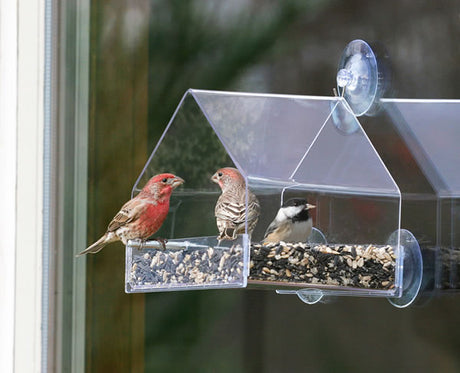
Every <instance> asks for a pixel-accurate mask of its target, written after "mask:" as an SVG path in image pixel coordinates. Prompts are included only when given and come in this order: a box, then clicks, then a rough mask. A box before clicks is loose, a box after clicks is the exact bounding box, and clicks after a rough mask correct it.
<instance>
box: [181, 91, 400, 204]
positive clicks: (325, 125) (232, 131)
mask: <svg viewBox="0 0 460 373" xmlns="http://www.w3.org/2000/svg"><path fill="white" fill-rule="evenodd" d="M189 92H190V93H191V94H192V95H193V97H194V98H195V100H196V102H197V103H198V105H199V106H200V108H201V110H202V111H203V113H204V115H205V116H206V118H207V120H208V122H209V123H210V124H211V126H212V127H213V129H214V131H215V133H216V134H217V136H218V138H219V139H220V141H221V142H222V144H223V146H224V147H225V149H226V150H227V152H228V154H229V155H230V157H231V158H232V160H233V161H234V163H235V164H236V165H237V166H238V167H239V168H240V171H241V172H242V173H243V174H245V175H246V176H247V177H249V178H253V179H261V180H264V179H265V180H270V181H274V180H279V181H282V182H283V183H286V182H291V183H294V184H295V183H300V184H302V185H311V186H312V187H313V188H315V189H317V190H321V189H323V190H333V191H334V193H340V192H343V193H351V194H353V193H359V194H370V195H371V194H379V195H392V196H395V195H399V194H400V193H399V189H398V187H397V185H396V184H395V182H394V180H393V178H392V176H391V175H390V173H389V172H388V170H387V169H386V167H385V165H384V164H383V162H382V160H381V159H380V157H379V155H378V154H377V152H376V150H375V149H374V147H373V145H372V143H371V142H370V141H369V139H368V137H367V136H366V134H365V132H364V130H363V129H362V127H361V126H360V124H359V122H358V120H357V119H356V117H355V116H354V115H353V114H350V111H349V109H348V107H347V105H346V102H345V100H343V99H342V98H339V97H330V98H329V97H313V96H289V95H266V94H247V93H238V92H231V93H230V92H216V91H201V90H190V91H189ZM343 121H345V122H346V123H345V125H346V126H345V127H346V128H345V130H344V129H343V128H341V127H344V123H341V122H343ZM350 128H351V129H352V130H350ZM293 134H294V135H293Z"/></svg>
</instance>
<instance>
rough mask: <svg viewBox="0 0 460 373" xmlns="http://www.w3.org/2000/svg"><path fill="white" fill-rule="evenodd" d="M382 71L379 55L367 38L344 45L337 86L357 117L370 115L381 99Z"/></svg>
mask: <svg viewBox="0 0 460 373" xmlns="http://www.w3.org/2000/svg"><path fill="white" fill-rule="evenodd" d="M380 80H381V72H380V71H379V66H378V64H377V57H376V54H375V53H374V51H373V50H372V48H371V47H370V46H369V44H367V43H366V42H365V41H364V40H353V41H352V42H350V43H349V44H348V45H347V47H346V48H345V50H344V52H343V54H342V58H341V60H340V63H339V71H338V73H337V88H338V92H339V95H340V96H343V97H344V99H345V100H346V101H347V103H348V105H349V106H350V108H351V110H352V111H353V113H354V115H356V116H357V117H359V116H361V115H364V114H367V115H370V114H372V113H371V110H370V109H371V108H372V106H373V105H374V104H375V103H376V101H378V100H379V99H380V97H381V96H380V94H381V89H380V86H381V84H380Z"/></svg>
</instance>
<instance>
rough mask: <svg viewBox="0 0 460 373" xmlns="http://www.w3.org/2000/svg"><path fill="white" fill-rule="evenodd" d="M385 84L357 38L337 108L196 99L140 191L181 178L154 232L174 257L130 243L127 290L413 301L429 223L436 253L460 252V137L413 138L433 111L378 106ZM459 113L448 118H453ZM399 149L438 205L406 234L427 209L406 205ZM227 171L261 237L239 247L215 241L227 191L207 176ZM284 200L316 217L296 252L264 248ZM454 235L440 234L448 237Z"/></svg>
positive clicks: (187, 103) (172, 128)
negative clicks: (250, 291)
mask: <svg viewBox="0 0 460 373" xmlns="http://www.w3.org/2000/svg"><path fill="white" fill-rule="evenodd" d="M382 74H383V73H382V68H381V65H380V64H379V61H378V59H377V57H376V55H375V54H374V52H373V50H372V49H371V48H370V47H369V45H368V44H367V43H365V42H363V41H360V40H358V41H354V42H352V43H350V44H349V45H348V46H347V48H346V49H345V52H344V55H343V57H342V60H341V61H340V65H339V72H338V76H337V82H338V95H337V96H335V97H316V96H297V95H277V94H255V93H241V92H220V91H207V90H195V89H190V90H188V91H187V92H186V93H185V94H184V96H183V97H182V99H181V101H180V103H179V105H178V107H177V109H176V111H175V112H174V114H173V116H172V119H171V121H170V122H169V124H168V126H167V127H166V130H165V131H164V133H163V135H162V136H161V138H160V140H159V142H158V144H157V145H156V147H155V149H154V151H153V153H152V155H151V156H150V158H149V160H148V162H147V163H146V165H145V167H144V169H143V171H142V173H141V174H140V176H139V178H138V180H137V181H136V183H135V185H134V187H133V195H135V194H136V193H138V192H139V190H140V189H141V188H142V186H143V185H144V183H145V182H146V181H147V180H148V179H149V178H150V177H151V176H153V175H155V174H157V173H161V172H172V173H174V174H176V175H179V176H180V177H182V178H183V179H184V180H185V184H184V185H183V186H182V187H180V188H178V189H177V190H175V191H174V193H173V195H172V197H171V202H170V212H169V215H168V217H167V219H166V221H165V223H164V224H163V226H162V228H161V229H160V231H158V232H157V233H156V236H160V237H164V238H166V239H167V240H168V242H167V243H166V249H164V248H162V247H161V245H160V244H159V243H158V242H156V241H154V240H152V241H148V242H146V243H145V244H143V245H142V247H141V246H140V244H139V243H138V242H135V241H130V242H129V243H128V245H127V249H126V291H127V292H129V293H131V292H154V291H172V290H192V289H212V288H244V287H247V286H248V285H249V286H251V287H258V288H263V289H276V290H277V292H278V293H281V294H296V295H298V296H299V297H300V298H301V299H302V300H303V301H304V302H306V303H316V302H317V301H319V300H321V299H322V298H323V297H324V296H342V295H343V296H369V297H385V298H388V299H390V302H391V303H392V304H394V305H395V306H397V307H404V306H407V305H409V304H411V303H412V302H413V301H414V299H415V297H416V296H417V294H418V292H419V289H420V287H421V286H422V274H423V265H422V254H421V250H420V245H419V242H418V240H417V239H416V238H415V237H414V235H413V234H412V228H414V229H416V230H419V231H421V230H423V229H424V227H425V224H428V225H430V224H434V225H435V226H436V228H435V230H436V232H438V233H439V235H437V236H436V237H437V238H436V239H435V242H434V246H435V247H439V246H440V245H451V246H452V245H456V247H458V245H459V237H460V234H459V227H458V221H459V219H458V214H459V203H458V198H456V197H457V196H458V191H459V190H460V189H459V188H458V185H457V184H460V179H459V178H458V177H457V176H452V175H451V174H452V172H451V171H452V170H450V168H449V167H451V166H450V165H449V162H450V161H452V159H450V158H449V157H458V151H457V153H455V151H454V153H455V154H454V153H451V154H450V153H449V155H445V153H443V151H444V149H445V148H446V147H448V148H449V149H455V148H457V149H458V147H455V146H453V144H452V143H451V142H452V141H454V142H455V140H454V139H453V137H454V136H456V139H457V142H458V139H459V132H458V131H459V129H458V128H459V127H458V126H457V127H456V128H451V127H449V125H447V124H445V125H444V124H443V128H444V126H448V127H449V130H446V131H447V132H446V134H445V136H443V137H442V139H441V138H440V139H439V140H436V142H435V143H434V144H433V143H430V141H429V140H430V137H432V135H433V133H434V131H435V130H434V127H433V125H432V124H430V122H429V121H428V120H426V121H425V123H426V125H427V127H426V128H425V127H423V126H420V127H418V124H419V122H420V119H421V118H420V117H418V116H417V115H418V114H417V112H419V111H418V108H419V107H424V108H426V107H433V106H432V105H431V102H420V103H419V104H420V106H417V105H416V104H415V102H409V103H408V104H407V105H406V103H405V102H402V101H395V100H393V101H392V100H382V99H381V96H382V95H383V93H384V92H385V89H384V88H385V84H384V83H385V82H386V80H385V79H384V77H383V75H382ZM417 104H418V103H417ZM454 107H455V109H453V108H454ZM459 107H460V106H459V105H458V103H457V105H453V106H451V107H450V110H451V111H449V112H450V113H453V114H455V113H456V117H458V114H460V113H458V108H459ZM427 110H428V109H427ZM437 110H439V107H438V108H437V109H436V110H434V112H436V111H437ZM442 110H444V109H442ZM455 110H457V112H455ZM379 111H380V114H379V115H376V116H373V117H364V116H363V115H364V114H366V113H367V114H369V113H371V114H373V115H375V114H377V113H378V112H379ZM432 114H434V113H432ZM453 114H452V115H453ZM401 117H402V118H404V121H402V120H401ZM382 118H383V119H382ZM385 118H386V119H385ZM422 119H423V118H422ZM385 120H386V122H385ZM439 122H441V121H439ZM395 123H396V124H395ZM427 128H429V129H427ZM438 128H439V127H438ZM419 130H420V131H419ZM424 131H425V132H424ZM436 131H437V130H436ZM449 131H450V132H449ZM439 132H441V131H439ZM436 133H438V132H436ZM382 139H386V143H385V144H386V145H385V144H383V145H382V143H381V142H382V141H381V140H382ZM422 140H426V142H428V143H427V144H425V143H424V141H422ZM431 140H433V139H432V138H431ZM443 141H446V143H444V142H443ZM391 143H398V144H402V149H404V151H407V153H408V154H409V156H410V157H411V159H415V160H416V162H417V163H418V164H419V167H420V169H421V172H420V174H419V175H418V176H419V177H420V178H421V180H422V184H423V185H425V184H426V185H428V187H427V190H426V191H423V192H422V193H418V192H417V193H415V194H416V197H417V198H419V199H420V200H425V201H429V202H428V203H429V204H430V206H432V205H431V203H432V202H433V201H434V204H435V206H436V211H435V215H434V216H428V217H427V221H426V223H425V222H424V223H423V224H421V225H420V226H417V224H416V223H414V219H413V220H410V219H407V222H408V223H414V224H413V225H411V224H409V225H405V224H404V222H405V221H406V220H405V219H406V218H405V210H404V208H405V206H407V211H413V210H414V209H416V208H417V206H418V205H417V203H416V202H413V203H412V202H411V201H418V200H419V199H417V198H413V199H411V198H412V197H414V196H412V195H411V193H409V192H410V188H409V192H406V187H407V185H409V186H410V185H411V181H410V180H409V178H410V175H409V174H407V173H401V172H398V164H397V162H391V161H389V160H391V159H392V158H391V157H397V154H398V153H397V152H396V153H395V152H393V153H392V151H393V150H394V149H393V150H392V149H390V151H388V147H389V146H390V148H391ZM388 144H390V145H388ZM444 145H445V146H444ZM421 149H425V150H426V152H429V154H430V155H432V157H427V155H426V153H424V152H422V151H421ZM389 153H390V154H391V156H388V154H389ZM458 159H459V158H457V161H458ZM437 160H439V161H440V162H441V165H439V168H438V164H437V163H436V161H437ZM389 163H391V164H389ZM457 163H458V162H457ZM420 164H423V166H421V165H420ZM425 166H426V167H428V166H430V167H432V170H431V171H432V172H431V173H430V171H429V170H428V171H427V170H426V169H425V168H424V167H425ZM442 166H445V167H444V168H443V167H442ZM222 167H235V168H236V169H238V170H239V172H240V173H241V175H242V176H243V178H244V180H245V182H246V188H248V189H250V190H251V191H252V192H253V193H254V194H255V195H256V196H257V198H258V200H259V202H260V207H261V211H260V216H259V219H258V223H257V225H256V227H255V229H254V231H253V232H248V230H247V224H246V231H245V232H244V233H243V234H240V235H238V237H237V239H235V240H223V241H220V242H219V241H218V240H217V238H216V237H217V235H218V230H217V227H216V219H215V216H214V207H215V204H216V201H217V199H218V197H219V195H220V193H221V192H220V190H219V188H218V186H217V185H215V184H214V183H212V182H211V180H210V178H211V176H212V175H213V174H214V173H215V172H216V170H217V169H219V168H222ZM433 168H434V169H435V170H433ZM426 172H427V173H428V174H429V176H427V174H426ZM445 173H446V174H449V175H451V176H449V177H450V179H449V181H450V182H449V187H450V189H449V190H448V193H447V194H446V193H444V192H445V191H446V190H445V189H442V188H441V186H445V183H444V184H442V183H440V184H439V185H434V184H433V183H434V182H433V181H432V178H433V180H438V179H439V177H440V176H443V177H444V176H445V175H444V174H445ZM456 175H458V172H457V173H456ZM445 178H447V176H445ZM445 178H444V179H445ZM444 179H443V180H444ZM444 181H446V180H444ZM455 183H457V184H455ZM438 187H439V189H437V188H438ZM455 188H456V189H455ZM435 192H437V193H438V194H436V193H435ZM454 192H455V193H457V194H455V193H454ZM454 194H455V196H454ZM406 197H408V199H407V201H406V199H405V198H406ZM422 197H423V198H422ZM290 198H304V199H306V200H307V201H308V202H309V203H310V204H313V205H315V206H316V207H315V209H313V210H310V214H311V215H312V217H313V226H314V228H313V230H312V233H311V234H310V236H309V237H307V238H306V239H305V240H303V241H301V242H284V241H280V242H276V243H269V244H267V243H264V242H263V237H264V233H265V230H266V228H267V227H268V225H269V224H270V222H271V221H272V220H273V218H274V217H275V215H276V214H277V211H278V209H279V208H280V206H281V205H282V204H283V203H284V202H285V201H287V200H288V199H290ZM411 203H412V205H411ZM414 211H415V210H414ZM430 219H435V221H434V222H433V221H432V220H430ZM455 219H456V220H455ZM441 220H442V221H441ZM449 224H450V228H447V231H448V232H447V233H443V232H442V231H443V229H444V228H441V227H447V226H448V225H449ZM408 228H410V229H411V230H408ZM454 233H455V234H454ZM417 238H418V236H417ZM449 240H450V241H449ZM451 246H449V247H451ZM451 267H452V266H451ZM452 273H453V272H452Z"/></svg>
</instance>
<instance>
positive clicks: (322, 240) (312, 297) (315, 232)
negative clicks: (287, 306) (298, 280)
mask: <svg viewBox="0 0 460 373" xmlns="http://www.w3.org/2000/svg"><path fill="white" fill-rule="evenodd" d="M307 242H308V243H310V244H327V240H326V237H325V236H324V234H323V232H321V231H320V230H319V229H317V228H315V227H313V229H312V231H311V234H310V236H309V237H308V239H307ZM276 294H296V295H297V296H298V297H299V299H300V300H301V301H302V302H304V303H306V304H315V303H318V302H319V301H320V300H321V299H323V296H324V292H323V291H321V290H319V289H300V290H281V289H278V290H276Z"/></svg>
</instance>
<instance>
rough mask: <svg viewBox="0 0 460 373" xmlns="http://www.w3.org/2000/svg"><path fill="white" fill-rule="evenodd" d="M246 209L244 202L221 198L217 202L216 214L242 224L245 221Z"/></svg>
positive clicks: (220, 217)
mask: <svg viewBox="0 0 460 373" xmlns="http://www.w3.org/2000/svg"><path fill="white" fill-rule="evenodd" d="M245 211H246V206H245V204H244V203H239V202H235V201H228V200H226V199H223V198H219V200H218V201H217V203H216V209H215V215H216V218H218V219H223V220H228V221H231V222H233V223H235V224H240V223H242V222H244V216H245Z"/></svg>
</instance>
